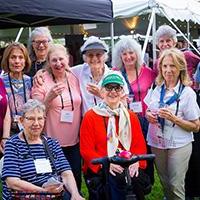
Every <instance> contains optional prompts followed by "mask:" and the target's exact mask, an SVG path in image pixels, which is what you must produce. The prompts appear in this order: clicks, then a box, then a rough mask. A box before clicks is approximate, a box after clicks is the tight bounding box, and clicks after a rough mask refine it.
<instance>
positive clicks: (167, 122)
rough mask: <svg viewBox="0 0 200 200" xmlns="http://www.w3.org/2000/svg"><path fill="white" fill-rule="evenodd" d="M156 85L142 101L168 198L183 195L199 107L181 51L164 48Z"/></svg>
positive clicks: (149, 135)
mask: <svg viewBox="0 0 200 200" xmlns="http://www.w3.org/2000/svg"><path fill="white" fill-rule="evenodd" d="M159 61H160V62H159V75H158V77H157V87H156V88H155V89H154V90H153V92H152V93H151V94H150V93H149V94H148V95H147V96H146V97H145V99H144V101H145V103H146V104H147V106H148V109H147V111H146V116H147V119H148V121H149V123H150V124H149V129H148V134H147V141H148V144H149V145H150V146H151V150H152V152H153V153H155V155H156V159H155V163H156V167H157V171H158V174H159V176H160V179H161V183H162V185H163V188H164V192H165V195H166V197H167V199H169V200H177V199H180V200H182V199H185V190H184V180H185V175H186V172H187V169H188V163H189V159H190V155H191V152H192V141H193V133H192V132H197V131H198V130H199V116H200V110H199V107H198V105H197V102H196V94H195V92H194V91H193V90H192V89H191V88H190V87H189V85H190V83H191V81H190V80H189V76H188V73H187V64H186V60H185V57H184V54H183V53H182V52H181V51H180V50H178V49H173V48H171V49H167V50H164V51H163V52H162V54H161V56H160V60H159Z"/></svg>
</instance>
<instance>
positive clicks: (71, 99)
mask: <svg viewBox="0 0 200 200" xmlns="http://www.w3.org/2000/svg"><path fill="white" fill-rule="evenodd" d="M52 77H53V81H54V82H55V83H57V82H56V78H55V76H54V74H52ZM66 80H67V87H68V91H69V97H70V101H71V105H72V111H73V110H74V101H73V96H72V91H71V88H70V85H69V81H68V78H67V76H66ZM59 96H60V100H61V104H62V110H63V109H64V101H63V97H62V95H61V94H60V95H59Z"/></svg>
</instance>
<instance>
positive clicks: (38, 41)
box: [28, 27, 53, 77]
mask: <svg viewBox="0 0 200 200" xmlns="http://www.w3.org/2000/svg"><path fill="white" fill-rule="evenodd" d="M52 41H53V39H52V36H51V33H50V31H49V29H48V28H47V27H38V28H35V29H34V30H33V31H32V32H31V35H30V37H29V41H28V50H29V55H30V58H31V61H32V66H31V70H30V72H29V73H28V75H29V76H31V77H33V76H34V75H35V74H36V72H37V71H38V70H40V69H42V68H43V67H44V65H45V63H46V57H47V52H48V49H49V44H50V43H51V42H52Z"/></svg>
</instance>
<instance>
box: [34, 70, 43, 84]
mask: <svg viewBox="0 0 200 200" xmlns="http://www.w3.org/2000/svg"><path fill="white" fill-rule="evenodd" d="M44 72H45V70H43V69H40V70H38V71H37V73H36V75H35V76H34V77H33V84H34V85H35V86H36V87H39V86H42V85H43V84H44V77H43V73H44Z"/></svg>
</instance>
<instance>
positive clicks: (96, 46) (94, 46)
mask: <svg viewBox="0 0 200 200" xmlns="http://www.w3.org/2000/svg"><path fill="white" fill-rule="evenodd" d="M89 50H103V51H105V52H107V49H106V48H105V47H104V46H103V45H102V44H99V43H95V44H90V45H88V46H86V47H85V49H84V50H83V52H82V53H83V54H84V53H86V52H87V51H89Z"/></svg>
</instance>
